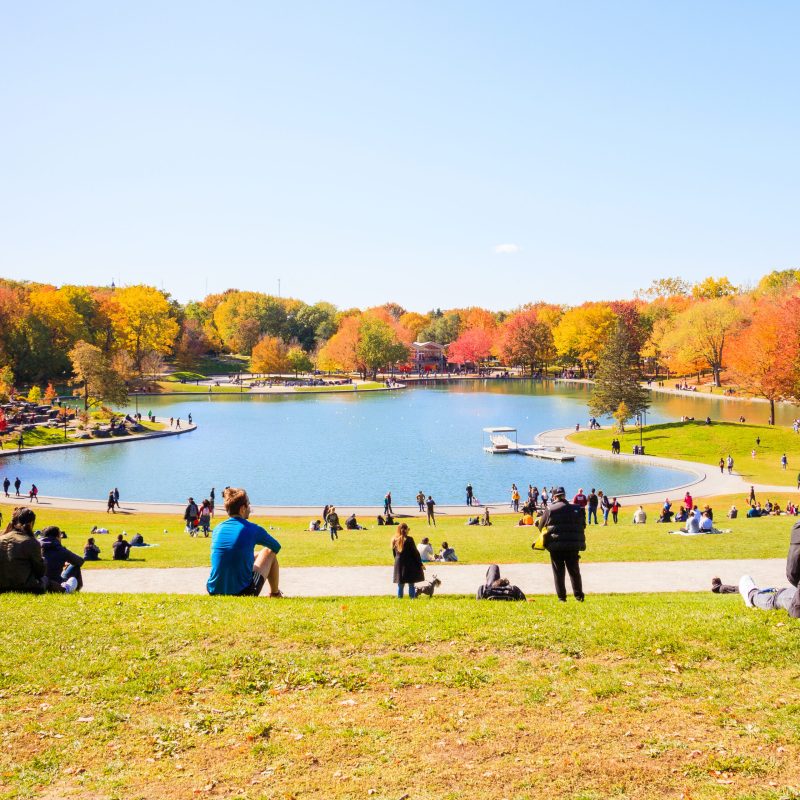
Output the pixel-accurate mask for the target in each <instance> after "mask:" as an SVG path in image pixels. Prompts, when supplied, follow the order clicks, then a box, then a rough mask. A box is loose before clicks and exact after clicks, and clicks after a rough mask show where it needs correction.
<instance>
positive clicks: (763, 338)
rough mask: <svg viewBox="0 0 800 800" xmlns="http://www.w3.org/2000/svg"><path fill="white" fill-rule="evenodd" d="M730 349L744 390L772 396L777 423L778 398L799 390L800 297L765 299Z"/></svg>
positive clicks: (733, 369)
mask: <svg viewBox="0 0 800 800" xmlns="http://www.w3.org/2000/svg"><path fill="white" fill-rule="evenodd" d="M729 352H730V356H729V367H730V370H731V372H732V374H733V377H734V378H735V380H736V381H737V382H738V383H739V385H740V387H741V388H742V389H743V390H744V391H746V392H748V393H749V394H752V395H755V396H756V397H763V398H765V399H766V400H769V420H770V425H774V424H775V401H776V400H787V399H790V398H796V397H797V396H798V394H800V382H799V381H798V377H797V374H798V373H797V368H798V363H799V362H800V297H790V298H788V299H786V300H782V301H779V302H774V301H772V300H770V299H762V300H761V301H760V302H759V303H758V305H757V306H756V308H755V311H754V312H753V314H752V317H751V319H750V321H749V324H746V325H745V326H743V327H742V329H741V330H740V331H739V333H738V334H737V335H736V337H735V338H734V340H733V346H732V347H731V348H730V350H729Z"/></svg>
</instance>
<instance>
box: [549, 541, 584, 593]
mask: <svg viewBox="0 0 800 800" xmlns="http://www.w3.org/2000/svg"><path fill="white" fill-rule="evenodd" d="M580 560H581V554H580V553H579V552H578V551H577V550H562V551H561V552H557V553H550V566H551V567H552V568H553V580H554V581H555V584H556V594H557V595H558V599H559V600H566V599H567V584H566V582H565V580H564V578H565V572H569V582H570V583H571V584H572V594H574V595H575V599H576V600H583V581H582V580H581V566H580Z"/></svg>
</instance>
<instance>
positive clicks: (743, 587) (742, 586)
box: [739, 575, 758, 608]
mask: <svg viewBox="0 0 800 800" xmlns="http://www.w3.org/2000/svg"><path fill="white" fill-rule="evenodd" d="M754 589H758V586H756V582H755V581H754V580H753V579H752V578H751V577H750V576H749V575H742V577H741V578H739V594H740V595H741V596H742V600H744V604H745V605H746V606H749V607H750V608H755V606H754V605H753V601H752V600H751V599H750V593H751V592H752V591H753V590H754Z"/></svg>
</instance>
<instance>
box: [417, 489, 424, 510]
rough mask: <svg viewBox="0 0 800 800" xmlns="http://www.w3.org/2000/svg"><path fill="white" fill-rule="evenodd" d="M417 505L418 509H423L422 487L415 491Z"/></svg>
mask: <svg viewBox="0 0 800 800" xmlns="http://www.w3.org/2000/svg"><path fill="white" fill-rule="evenodd" d="M417 505H418V506H419V510H420V511H424V510H425V492H423V491H422V489H420V490H419V491H418V492H417Z"/></svg>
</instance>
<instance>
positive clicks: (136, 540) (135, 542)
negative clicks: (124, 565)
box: [131, 533, 150, 547]
mask: <svg viewBox="0 0 800 800" xmlns="http://www.w3.org/2000/svg"><path fill="white" fill-rule="evenodd" d="M149 546H150V545H149V544H145V543H144V536H142V534H141V533H134V534H133V536H131V547H149Z"/></svg>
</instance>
